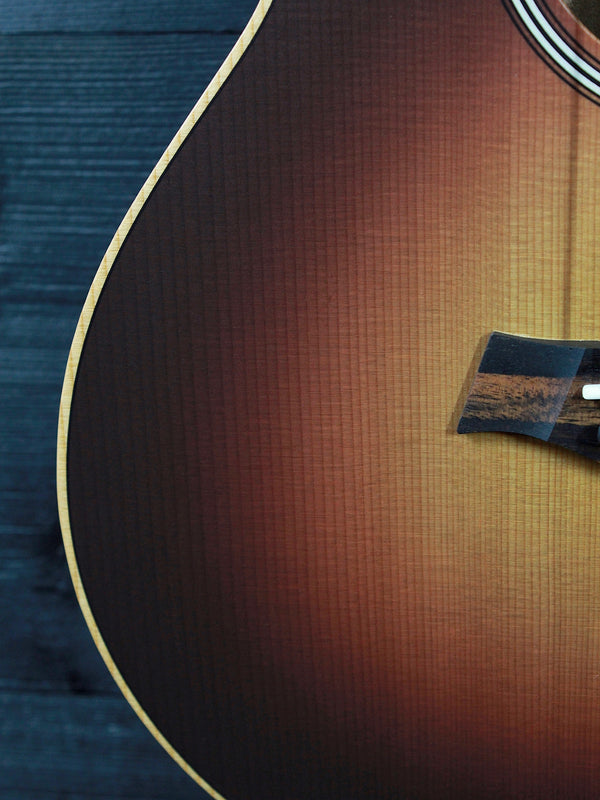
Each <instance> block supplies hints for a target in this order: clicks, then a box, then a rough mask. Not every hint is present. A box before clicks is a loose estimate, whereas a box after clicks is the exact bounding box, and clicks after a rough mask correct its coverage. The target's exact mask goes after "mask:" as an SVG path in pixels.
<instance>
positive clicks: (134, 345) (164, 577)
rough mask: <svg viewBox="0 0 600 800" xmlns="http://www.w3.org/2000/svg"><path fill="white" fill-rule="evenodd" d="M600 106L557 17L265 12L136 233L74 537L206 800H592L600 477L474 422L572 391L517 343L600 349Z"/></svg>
mask: <svg viewBox="0 0 600 800" xmlns="http://www.w3.org/2000/svg"><path fill="white" fill-rule="evenodd" d="M599 102H600V42H599V41H598V39H596V37H595V36H594V35H593V34H592V33H591V32H590V31H589V30H588V29H587V28H586V27H585V25H584V24H582V23H581V22H580V21H579V20H578V19H577V17H576V16H575V15H574V14H573V13H572V12H571V10H570V9H568V8H567V7H566V6H564V5H563V4H562V3H561V2H560V0H504V2H502V1H501V0H483V1H482V2H478V3H473V2H466V0H454V2H449V3H445V2H439V0H420V1H419V2H408V1H407V0H369V2H352V0H345V2H342V1H341V0H318V2H317V1H316V0H309V1H308V2H298V1H297V0H296V1H295V2H294V1H292V0H274V2H273V5H272V6H269V3H268V2H261V3H260V4H259V6H258V8H257V10H256V12H255V14H254V16H253V17H252V19H251V21H250V22H249V25H248V27H247V29H246V30H245V32H244V34H243V35H242V37H241V39H240V41H239V42H238V44H237V45H236V47H235V49H234V50H233V52H232V54H231V56H230V57H229V59H228V60H227V62H226V63H225V64H224V65H223V67H222V69H221V70H220V71H219V73H218V74H217V76H216V78H215V80H214V81H213V82H212V83H211V85H210V86H209V88H208V89H207V91H206V92H205V93H204V95H203V96H202V98H201V99H200V101H199V103H198V105H197V106H196V107H195V109H194V110H193V111H192V113H191V115H190V117H189V118H188V120H187V121H186V123H185V124H184V126H183V128H182V130H181V131H180V132H179V133H178V134H177V136H176V138H175V139H174V141H173V142H172V144H171V145H170V146H169V148H168V149H167V151H166V153H165V155H164V157H163V158H162V160H161V161H160V162H159V164H158V165H157V167H156V169H155V171H154V172H153V174H152V176H151V177H150V178H149V179H148V182H147V183H146V184H145V186H144V187H143V189H142V191H141V193H140V195H139V196H138V197H137V198H136V199H135V201H134V203H133V205H132V207H131V209H130V211H129V213H128V214H127V216H126V218H125V220H124V221H123V223H122V225H121V226H120V228H119V229H118V231H117V233H116V235H115V238H114V240H113V242H112V243H111V244H110V247H109V248H108V252H107V254H106V257H105V259H104V261H103V262H102V265H101V266H100V270H99V272H98V275H97V278H96V279H95V281H94V284H93V286H92V288H91V291H90V294H89V297H88V300H87V302H86V305H85V307H84V309H83V313H82V316H81V319H80V322H79V325H78V328H77V333H76V336H75V339H74V342H73V347H72V351H71V354H70V357H69V361H68V365H67V372H66V379H65V384H64V391H63V396H62V403H61V409H60V423H59V438H58V485H59V489H58V491H59V504H60V513H61V524H62V528H63V532H64V540H65V546H66V550H67V554H68V559H69V563H70V569H71V573H72V576H73V581H74V584H75V588H76V590H77V594H78V597H79V602H80V604H81V607H82V609H83V613H84V615H85V617H86V620H87V622H88V625H89V627H90V629H91V632H92V635H93V637H94V639H95V641H96V644H97V646H98V647H99V649H100V651H101V653H102V655H103V657H104V659H105V660H106V662H107V664H108V667H109V669H110V671H111V672H112V674H113V676H114V677H115V679H116V681H117V683H118V684H119V686H120V688H121V689H122V690H123V692H124V694H125V696H126V697H127V699H128V700H129V702H130V703H131V704H132V705H133V707H134V708H135V710H136V711H137V712H138V714H139V715H140V717H141V718H142V720H143V721H144V722H145V724H146V725H147V726H148V728H149V729H150V730H151V731H152V733H153V734H154V735H155V736H156V737H157V738H158V739H159V741H161V742H162V744H163V745H164V746H165V747H166V748H167V750H168V751H169V753H171V755H172V756H173V757H174V758H175V759H177V761H178V762H179V763H180V765H181V766H182V767H183V768H184V769H185V770H186V771H187V772H188V773H189V774H190V775H191V776H192V777H193V778H194V779H195V780H197V781H198V783H199V784H200V785H201V786H202V787H204V789H205V790H206V791H208V792H209V794H211V795H212V796H213V797H214V798H225V800H250V799H252V800H268V799H269V798H279V799H280V798H285V800H309V798H310V800H353V799H355V798H356V799H358V798H372V800H399V799H401V798H406V800H409V799H410V800H423V799H426V798H432V799H433V798H435V800H440V798H475V799H476V800H479V799H483V798H486V799H488V798H501V799H502V800H506V798H528V800H530V799H531V798H544V799H545V800H548V798H565V800H576V798H598V797H600V536H599V530H600V503H599V502H598V494H597V492H598V485H599V484H598V481H599V473H598V465H597V464H596V463H595V460H594V454H595V453H597V452H598V451H597V449H594V445H593V443H592V442H591V440H590V441H588V442H587V444H586V446H585V447H584V450H587V451H589V452H586V453H584V455H582V454H581V453H580V452H573V449H574V450H577V449H578V448H577V447H575V448H571V449H569V447H568V446H567V447H560V446H558V445H557V444H556V443H553V441H554V440H553V439H552V437H551V436H550V435H548V436H546V437H544V436H542V437H540V438H542V439H543V438H546V441H540V440H539V438H533V437H532V436H522V435H518V434H519V433H527V432H528V431H527V430H517V432H516V433H515V432H514V431H513V432H502V433H498V432H493V431H492V429H491V427H490V426H488V428H485V424H484V423H481V425H479V427H478V424H476V420H477V419H479V420H480V422H481V420H482V419H483V417H484V416H485V415H482V414H481V413H480V412H479V411H477V408H479V406H477V403H476V402H475V401H474V400H473V398H474V396H475V395H477V394H478V393H480V394H483V396H484V400H485V398H486V397H487V398H488V399H489V396H490V393H491V394H493V392H494V391H495V390H494V389H493V386H492V384H493V380H492V381H491V383H490V380H488V378H489V376H490V375H492V376H493V375H498V374H511V373H514V375H517V377H518V376H519V375H521V377H523V375H522V374H521V372H519V369H520V368H519V363H520V364H522V363H525V362H527V363H528V364H529V367H528V368H527V369H529V370H533V374H531V375H525V377H526V378H528V380H533V381H534V383H535V379H539V381H542V383H543V385H544V386H546V387H548V386H551V385H553V384H552V381H554V380H559V381H560V380H563V381H564V380H565V375H564V374H563V373H562V372H561V373H560V375H555V374H554V373H553V372H552V369H553V368H552V369H550V373H549V374H546V368H547V366H548V364H551V363H554V362H552V358H551V357H550V356H548V357H547V356H545V355H543V354H542V352H541V351H540V352H539V353H538V354H537V355H535V354H534V356H533V357H527V358H526V359H525V361H523V360H521V361H520V362H519V361H518V360H517V362H516V365H515V366H514V368H513V366H511V365H512V362H510V363H509V364H508V366H507V367H506V368H505V373H502V370H501V369H500V367H499V366H498V364H500V362H501V361H502V359H500V361H498V359H496V360H494V358H496V357H495V356H494V358H492V357H491V356H489V347H491V346H492V345H494V343H496V344H498V343H499V342H500V343H502V342H505V341H506V340H505V339H504V336H505V335H510V336H512V335H517V336H518V337H520V338H519V340H518V341H519V342H525V343H527V342H529V341H530V340H535V341H536V342H537V340H568V341H569V342H573V341H575V340H595V339H597V338H600V334H599V330H600V315H599V313H598V305H599V298H600V244H599V243H600V194H599V191H598V187H599V186H600V108H599ZM493 331H499V332H502V333H501V334H496V333H495V334H493V337H492V339H491V340H490V344H489V345H487V350H486V343H487V342H488V337H489V335H490V333H491V332H493ZM510 341H512V339H511V340H510ZM494 346H495V345H494ZM524 346H526V345H524ZM548 346H549V347H550V348H551V349H552V348H553V345H552V344H549V345H548ZM560 346H561V345H556V347H560ZM511 347H512V345H511ZM515 347H516V350H519V352H521V351H522V348H521V346H520V345H519V346H515ZM540 347H541V345H540ZM562 347H566V348H567V350H563V351H561V352H565V353H566V352H567V351H568V352H571V351H570V350H568V348H573V347H579V346H578V345H577V346H576V345H573V344H567V345H562ZM594 347H595V346H594V345H590V344H586V345H581V346H580V349H582V351H584V350H585V351H586V352H587V351H590V352H591V353H592V355H593V352H594ZM509 349H510V348H509ZM513 349H514V348H513ZM484 350H485V352H486V353H488V355H487V356H484V359H483V362H481V359H482V355H483V354H484ZM528 352H529V351H528ZM544 352H549V351H544ZM583 355H584V354H582V358H583ZM490 358H491V361H490ZM569 358H570V356H569ZM567 360H568V359H567ZM575 361H577V359H575ZM480 362H481V366H480ZM492 363H493V364H494V366H493V367H491V366H490V364H492ZM502 363H504V362H502ZM581 363H582V362H581V361H578V362H577V363H576V364H575V363H574V366H573V370H572V374H570V377H567V378H566V384H565V387H564V388H565V391H564V392H563V393H562V394H561V397H562V400H561V402H560V403H559V405H560V406H561V407H562V403H563V401H565V398H566V397H567V394H568V393H569V391H571V389H570V387H571V386H572V384H573V381H575V380H576V375H578V374H580V364H581ZM590 363H592V367H593V369H592V374H591V377H590V376H589V375H588V376H587V377H586V378H585V382H586V385H588V384H589V385H591V386H594V385H595V383H594V381H596V383H600V379H596V377H595V372H594V370H595V369H596V368H595V367H594V364H595V362H594V360H593V359H592V362H590ZM486 364H487V365H488V366H487V367H486ZM538 367H539V370H538V371H537V372H536V369H537V368H538ZM482 376H483V378H482ZM539 381H538V382H539ZM544 381H546V383H544ZM548 381H550V383H548ZM509 383H510V381H509ZM529 385H530V386H533V385H534V384H529ZM471 387H473V390H472V391H471V393H470V394H469V391H470V389H471ZM482 387H483V388H482ZM490 387H492V388H490ZM513 389H514V386H513V388H512V389H511V390H510V391H509V392H508V394H511V392H512V391H513ZM519 391H520V395H519V397H520V398H521V403H520V407H521V411H520V412H519V413H522V414H523V415H524V417H523V419H527V418H530V420H533V422H532V424H537V423H538V422H540V420H538V419H537V417H536V415H537V414H543V413H544V412H543V408H542V407H543V405H544V403H541V402H539V403H537V406H536V403H534V402H532V403H530V400H531V398H532V397H534V396H537V395H536V394H535V391H533V390H532V391H531V392H530V393H529V394H527V392H525V394H523V391H524V390H519ZM519 391H517V394H519ZM536 391H537V390H536ZM544 391H546V390H545V389H544ZM548 391H550V390H548ZM560 392H562V389H561V390H560ZM592 393H593V392H592ZM513 394H514V392H513ZM467 395H469V398H470V400H469V401H468V402H466V401H467ZM538 395H539V392H538ZM542 395H544V392H542ZM540 396H541V395H540ZM544 396H545V395H544ZM523 398H525V399H523ZM476 399H477V398H476ZM480 399H481V398H480ZM542 399H543V398H542ZM538 400H539V396H538ZM465 402H466V407H465ZM474 402H475V404H474ZM482 402H483V401H482ZM578 402H579V406H580V411H581V409H583V412H582V413H583V414H584V416H585V419H584V420H583V422H581V428H582V430H584V433H585V435H586V436H587V435H588V433H589V431H590V430H592V431H596V430H597V428H598V425H599V424H600V406H599V405H598V401H597V400H594V399H593V397H592V398H591V399H586V400H585V402H584V400H583V399H581V401H578ZM496 406H497V408H496V411H497V412H498V414H499V416H502V413H503V408H504V401H503V400H502V397H500V399H498V396H496ZM463 408H464V413H463ZM536 408H538V410H536ZM474 409H475V410H474ZM540 409H542V410H540ZM494 413H496V412H494ZM528 414H529V417H527V415H528ZM531 415H533V416H531ZM555 417H556V415H555ZM459 419H461V429H462V430H474V429H475V428H477V429H478V430H480V431H481V428H482V426H483V428H484V430H482V432H477V433H469V434H468V435H461V434H460V433H458V432H457V427H458V426H459ZM523 419H521V422H522V421H523ZM553 419H555V418H553ZM469 420H470V422H469ZM474 420H475V422H474ZM555 421H556V420H555ZM542 422H543V420H542ZM546 422H547V420H546ZM569 424H570V423H569ZM573 424H575V423H573ZM578 424H579V423H578ZM553 425H554V422H552V424H551V425H550V428H552V426H553ZM578 435H579V434H577V436H578ZM594 435H595V434H594ZM561 443H564V442H559V443H558V444H561ZM595 446H596V447H597V442H596V445H595ZM590 454H591V455H592V458H591V459H590V458H585V455H590Z"/></svg>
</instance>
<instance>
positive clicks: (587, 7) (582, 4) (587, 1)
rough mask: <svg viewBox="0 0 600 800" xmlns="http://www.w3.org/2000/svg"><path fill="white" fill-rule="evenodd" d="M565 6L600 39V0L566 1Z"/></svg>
mask: <svg viewBox="0 0 600 800" xmlns="http://www.w3.org/2000/svg"><path fill="white" fill-rule="evenodd" d="M565 4H566V6H567V8H568V9H569V11H570V12H571V13H572V14H573V15H574V16H575V17H577V19H578V20H579V22H581V24H582V25H585V27H586V28H587V29H588V30H589V31H590V32H591V33H593V34H594V36H596V37H599V38H600V0H565Z"/></svg>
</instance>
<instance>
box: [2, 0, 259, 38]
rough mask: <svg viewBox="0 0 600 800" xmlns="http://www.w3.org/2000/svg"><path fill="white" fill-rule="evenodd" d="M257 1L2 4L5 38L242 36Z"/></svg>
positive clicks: (25, 0) (39, 0)
mask: <svg viewBox="0 0 600 800" xmlns="http://www.w3.org/2000/svg"><path fill="white" fill-rule="evenodd" d="M255 5H256V3H255V2H254V0H236V1H235V2H221V0H202V2H200V3H198V2H196V0H178V2H177V3H173V2H170V0H128V2H127V3H123V2H119V0H86V2H84V3H81V2H77V0H55V2H52V3H48V2H46V0H22V2H19V3H15V2H13V0H0V33H47V32H53V33H56V32H64V31H71V32H82V31H84V32H90V31H111V32H112V31H114V32H123V31H144V32H160V33H164V32H165V31H195V32H197V31H211V32H214V33H222V32H236V33H237V32H239V31H241V29H242V28H243V26H244V25H245V24H246V22H247V21H248V19H249V17H250V15H251V13H252V11H253V10H254V7H255Z"/></svg>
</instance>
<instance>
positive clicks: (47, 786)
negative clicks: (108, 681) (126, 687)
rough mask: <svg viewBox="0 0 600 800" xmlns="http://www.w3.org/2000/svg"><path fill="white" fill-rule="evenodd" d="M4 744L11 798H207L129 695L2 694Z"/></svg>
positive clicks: (0, 790) (3, 769)
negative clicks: (167, 764)
mask: <svg viewBox="0 0 600 800" xmlns="http://www.w3.org/2000/svg"><path fill="white" fill-rule="evenodd" d="M0 741H1V742H2V747H1V748H0V796H1V797H2V798H3V800H8V799H9V798H14V799H15V800H16V798H19V800H24V799H25V798H31V799H32V800H33V799H34V798H35V800H57V798H82V797H87V798H94V800H103V798H106V800H115V798H121V800H129V798H131V800H134V798H135V800H139V798H142V797H143V798H147V800H162V799H164V800H174V798H178V799H179V800H187V798H199V797H202V796H203V793H202V791H201V790H200V789H199V788H198V787H197V786H196V784H195V783H193V782H192V780H191V779H190V778H188V777H187V775H185V773H184V772H183V771H182V770H180V769H179V768H177V769H175V765H174V764H173V769H172V770H171V769H165V768H164V759H165V755H164V754H163V753H162V751H161V748H160V745H159V744H158V743H157V742H156V741H155V740H154V739H153V738H152V737H151V736H150V735H149V734H148V733H147V731H146V730H145V729H144V728H142V727H141V726H140V722H139V720H138V719H137V717H136V716H135V714H134V713H133V711H132V710H131V709H130V708H129V706H128V705H127V703H125V702H124V701H123V700H122V698H121V697H103V698H98V697H85V696H74V695H66V694H65V695H44V694H39V693H32V694H27V693H24V692H23V693H20V694H15V693H13V692H0Z"/></svg>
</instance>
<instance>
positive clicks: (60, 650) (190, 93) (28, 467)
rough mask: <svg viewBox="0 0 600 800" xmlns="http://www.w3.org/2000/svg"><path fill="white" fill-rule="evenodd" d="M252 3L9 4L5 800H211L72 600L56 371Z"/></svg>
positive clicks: (2, 631) (2, 541) (0, 128)
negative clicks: (134, 706) (151, 179)
mask: <svg viewBox="0 0 600 800" xmlns="http://www.w3.org/2000/svg"><path fill="white" fill-rule="evenodd" d="M253 7H254V0H210V2H203V0H177V1H176V2H171V0H19V1H18V2H17V0H0V408H1V412H0V426H1V427H0V452H1V459H2V462H1V463H2V469H1V471H0V798H1V799H2V800H28V799H29V798H35V800H50V798H53V799H56V800H58V798H61V800H65V799H66V798H88V797H89V798H92V797H93V798H95V799H96V800H100V799H101V798H106V800H108V799H109V798H110V800H119V799H120V798H128V799H129V798H131V799H133V798H146V799H147V800H151V799H152V798H165V800H177V799H178V798H181V799H182V800H184V799H187V798H202V797H206V795H205V794H204V793H203V792H202V790H200V789H199V788H198V787H197V786H196V785H195V784H194V783H193V782H192V781H191V780H190V779H189V778H188V777H187V776H186V775H185V774H184V773H183V772H182V771H181V770H180V769H179V767H177V766H176V764H175V763H174V762H172V761H171V759H170V757H169V756H168V755H167V754H166V753H165V752H164V751H163V750H162V748H161V747H160V746H159V745H158V744H157V743H156V742H155V741H154V739H153V738H152V737H151V735H150V734H149V733H148V732H147V731H146V729H145V728H144V726H143V725H142V723H141V722H140V721H139V720H138V719H137V717H136V716H135V714H134V713H133V711H132V710H131V709H130V707H129V706H128V704H127V702H126V701H125V700H124V698H123V697H122V696H121V694H120V692H119V691H118V690H117V688H116V686H115V685H114V683H113V681H112V679H111V678H110V677H109V675H108V672H107V670H106V668H105V666H104V664H103V663H102V661H101V659H100V657H99V656H98V654H97V652H96V650H95V647H94V645H93V643H92V640H91V637H90V635H89V633H88V631H87V628H86V626H85V624H84V621H83V618H82V616H81V613H80V611H79V608H78V605H77V603H76V600H75V595H74V592H73V589H72V586H71V582H70V579H69V575H68V571H67V566H66V562H65V556H64V551H63V547H62V540H61V535H60V530H59V526H58V515H57V510H56V500H55V476H54V469H55V467H54V464H55V436H56V421H57V411H58V405H59V397H60V389H61V384H62V378H63V370H64V366H65V362H66V358H67V353H68V349H69V346H70V342H71V339H72V335H73V331H74V328H75V324H76V321H77V318H78V315H79V312H80V309H81V307H82V305H83V302H84V299H85V295H86V292H87V289H88V287H89V285H90V283H91V281H92V278H93V276H94V273H95V271H96V268H97V266H98V264H99V263H100V260H101V258H102V256H103V254H104V251H105V249H106V247H107V245H108V243H109V241H110V239H111V237H112V234H113V233H114V231H115V229H116V227H117V226H118V224H119V222H120V220H121V218H122V216H123V215H124V213H125V211H126V209H127V207H128V206H129V204H130V202H131V200H132V199H133V197H134V196H135V194H136V193H137V191H138V189H139V188H140V186H141V184H142V183H143V181H144V180H145V178H146V176H147V174H148V173H149V172H150V170H151V169H152V167H153V166H154V164H155V163H156V161H157V160H158V158H159V157H160V155H161V153H162V151H163V150H164V148H165V146H166V145H167V144H168V142H169V141H170V139H171V137H172V136H173V134H174V133H175V131H176V129H177V128H178V127H179V125H180V123H181V122H182V121H183V119H184V118H185V117H186V116H187V113H188V111H189V110H190V109H191V107H192V105H193V104H194V102H195V101H196V99H197V98H198V97H199V95H200V94H201V92H202V90H203V89H204V87H205V86H206V84H207V83H208V81H209V80H210V78H211V77H212V76H213V74H214V73H215V71H216V70H217V68H218V66H219V65H220V63H221V62H222V60H223V58H224V57H225V55H226V54H227V52H228V51H229V50H230V48H231V47H232V45H233V43H234V42H235V40H236V38H237V36H238V35H239V33H240V32H241V30H242V28H243V26H244V25H245V23H246V21H247V19H248V18H249V16H250V14H251V12H252V10H253Z"/></svg>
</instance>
